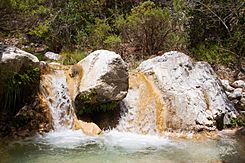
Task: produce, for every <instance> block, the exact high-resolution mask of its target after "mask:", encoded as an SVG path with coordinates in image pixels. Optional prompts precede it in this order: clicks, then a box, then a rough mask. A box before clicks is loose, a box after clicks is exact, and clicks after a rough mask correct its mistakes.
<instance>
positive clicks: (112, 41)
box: [103, 35, 122, 49]
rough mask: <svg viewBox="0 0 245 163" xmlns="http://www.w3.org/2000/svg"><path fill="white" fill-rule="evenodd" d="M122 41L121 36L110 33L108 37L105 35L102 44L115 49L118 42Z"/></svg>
mask: <svg viewBox="0 0 245 163" xmlns="http://www.w3.org/2000/svg"><path fill="white" fill-rule="evenodd" d="M121 42H122V40H121V37H120V36H117V35H110V36H108V37H106V39H105V40H104V42H103V43H104V44H105V46H106V47H110V48H114V49H116V48H117V47H118V46H119V45H120V43H121Z"/></svg>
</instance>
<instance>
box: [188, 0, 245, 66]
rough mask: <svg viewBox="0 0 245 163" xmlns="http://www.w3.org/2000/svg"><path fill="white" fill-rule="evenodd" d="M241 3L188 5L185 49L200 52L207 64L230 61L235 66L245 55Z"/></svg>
mask: <svg viewBox="0 0 245 163" xmlns="http://www.w3.org/2000/svg"><path fill="white" fill-rule="evenodd" d="M242 6H244V1H242V0H238V1H224V0H218V1H206V0H205V1H198V2H196V3H195V5H192V6H191V7H189V14H190V16H191V19H190V21H189V24H190V28H189V36H190V45H189V48H190V49H195V50H196V51H202V52H201V53H202V54H201V56H203V57H202V58H201V59H204V60H206V61H208V62H210V63H222V64H223V63H224V64H227V63H228V62H229V61H231V60H232V61H233V62H236V64H234V65H235V66H237V68H239V67H240V66H241V60H242V59H243V57H244V54H245V43H244V39H245V31H244V29H245V28H244V22H245V21H244V16H245V15H244V11H243V8H244V7H242ZM205 48H206V49H205ZM208 48H210V49H208ZM204 51H205V52H204ZM208 51H210V52H208ZM220 53H223V54H220ZM194 57H196V56H194ZM225 57H228V58H227V59H225ZM197 58H199V56H197ZM224 59H225V60H224ZM234 65H233V66H234ZM235 66H234V67H235Z"/></svg>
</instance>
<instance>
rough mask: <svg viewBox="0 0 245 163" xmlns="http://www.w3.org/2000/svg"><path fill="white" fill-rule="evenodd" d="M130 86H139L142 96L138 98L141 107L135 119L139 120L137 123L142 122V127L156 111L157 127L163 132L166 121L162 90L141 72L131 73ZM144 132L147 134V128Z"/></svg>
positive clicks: (159, 131)
mask: <svg viewBox="0 0 245 163" xmlns="http://www.w3.org/2000/svg"><path fill="white" fill-rule="evenodd" d="M129 87H130V88H138V89H139V91H140V95H139V96H140V97H139V98H138V99H139V101H138V108H139V109H138V115H137V119H135V121H137V123H138V124H141V127H143V126H142V125H143V124H142V122H144V121H145V119H147V118H149V117H147V116H148V114H152V113H154V114H155V118H156V120H155V123H156V129H157V131H158V133H163V131H164V129H165V128H166V125H165V122H164V107H165V105H164V102H163V99H162V96H161V93H160V91H159V90H158V89H157V88H156V87H155V85H154V83H153V82H152V81H151V80H150V79H149V78H148V77H147V76H145V75H144V74H143V73H141V72H133V73H130V78H129ZM152 107H153V108H152ZM145 123H147V122H145ZM142 132H143V133H144V134H147V133H145V132H147V131H145V130H144V131H142Z"/></svg>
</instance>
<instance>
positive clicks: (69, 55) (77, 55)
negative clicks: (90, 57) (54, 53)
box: [59, 50, 85, 65]
mask: <svg viewBox="0 0 245 163" xmlns="http://www.w3.org/2000/svg"><path fill="white" fill-rule="evenodd" d="M60 56H61V59H60V60H59V62H60V63H61V64H64V65H74V64H76V63H77V62H79V61H81V60H82V59H83V58H85V53H84V52H83V51H79V50H76V51H73V52H71V51H66V52H62V53H60Z"/></svg>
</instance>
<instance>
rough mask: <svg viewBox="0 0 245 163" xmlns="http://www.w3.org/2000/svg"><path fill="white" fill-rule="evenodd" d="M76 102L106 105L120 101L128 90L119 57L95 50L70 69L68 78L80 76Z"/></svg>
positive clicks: (122, 63) (124, 70)
mask: <svg viewBox="0 0 245 163" xmlns="http://www.w3.org/2000/svg"><path fill="white" fill-rule="evenodd" d="M77 70H78V71H80V72H81V71H82V77H81V79H80V81H79V83H78V91H77V93H75V94H74V97H75V99H76V100H78V101H79V100H81V101H84V100H85V101H86V102H88V100H89V101H90V102H91V103H106V102H111V101H119V100H122V99H123V98H124V97H125V96H126V94H127V90H128V70H127V65H126V63H125V62H124V61H123V60H122V58H121V57H120V55H118V54H116V53H114V52H111V51H107V50H97V51H95V52H93V53H91V54H90V55H88V56H87V57H86V58H84V59H83V60H81V61H80V62H79V63H78V64H77V65H74V66H73V67H72V68H71V72H70V76H71V77H76V75H78V74H81V73H78V72H76V71H77Z"/></svg>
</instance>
